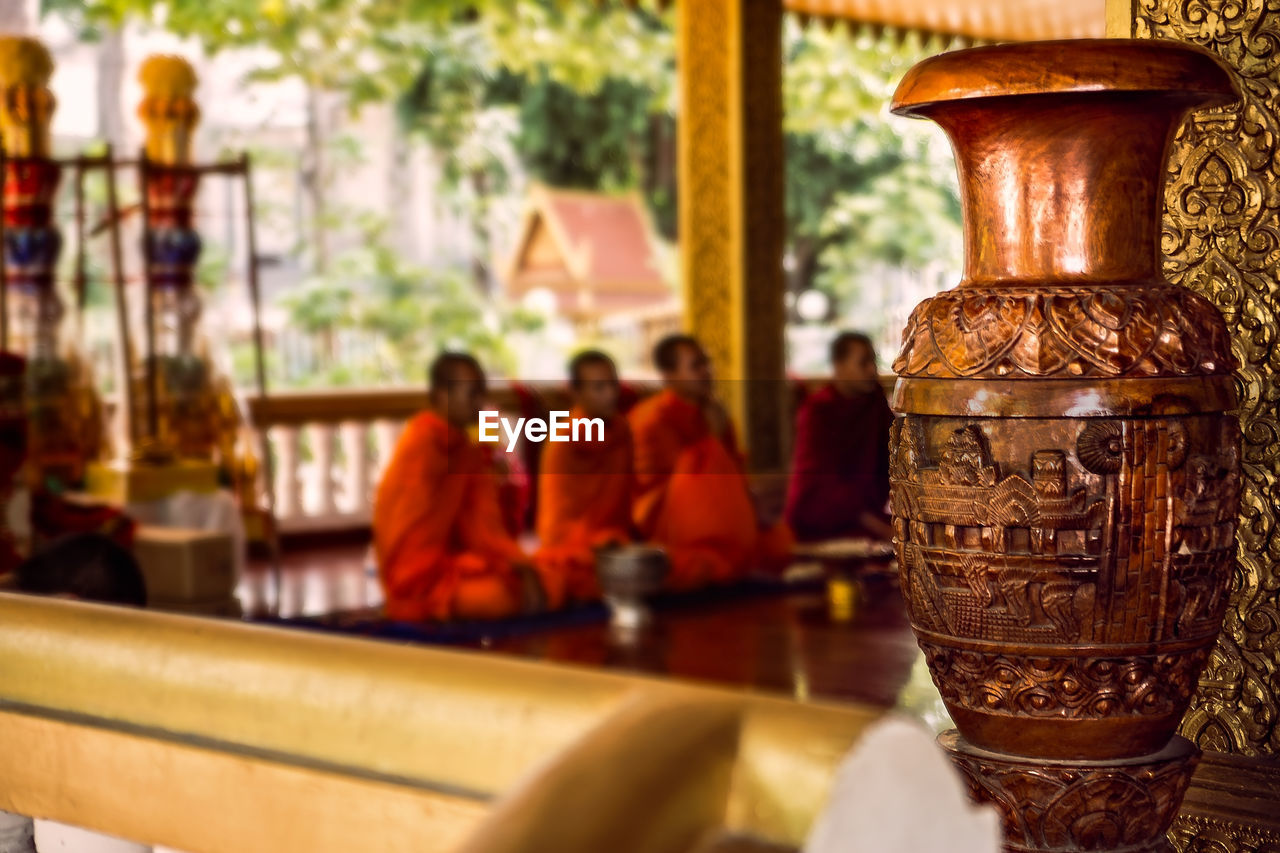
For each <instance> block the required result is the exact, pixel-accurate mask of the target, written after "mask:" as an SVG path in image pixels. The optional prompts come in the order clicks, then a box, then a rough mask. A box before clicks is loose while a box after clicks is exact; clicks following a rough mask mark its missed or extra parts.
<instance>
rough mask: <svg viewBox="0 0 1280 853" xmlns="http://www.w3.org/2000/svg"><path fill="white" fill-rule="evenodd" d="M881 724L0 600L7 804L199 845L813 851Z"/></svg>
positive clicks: (464, 660)
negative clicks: (742, 844)
mask: <svg viewBox="0 0 1280 853" xmlns="http://www.w3.org/2000/svg"><path fill="white" fill-rule="evenodd" d="M878 713H879V712H878V711H876V710H874V709H869V708H862V707H858V706H819V705H801V704H798V703H794V702H790V701H785V700H781V699H772V698H767V697H760V696H754V695H750V694H742V693H733V692H728V691H720V690H713V689H709V688H701V687H694V686H689V685H682V684H677V683H671V682H662V681H656V680H648V679H641V678H632V677H625V676H620V675H615V674H608V673H603V672H597V671H591V670H584V669H573V668H565V667H556V666H551V665H543V664H532V663H526V662H521V661H516V660H510V659H504V658H500V657H496V656H491V655H486V654H482V653H467V652H451V651H439V650H428V649H421V648H409V647H401V646H396V645H390V644H384V643H375V642H372V641H361V640H350V639H340V638H333V637H325V636H318V635H308V634H303V633H297V632H291V631H283V630H278V629H269V628H258V627H251V626H245V625H238V624H231V623H224V622H215V621H211V620H195V619H190V618H184V617H179V616H172V615H167V614H158V613H144V612H138V611H129V610H122V609H113V608H106V607H101V606H95V605H90V604H82V603H78V602H65V601H49V600H39V599H32V598H25V597H20V596H8V595H0V808H3V809H6V810H9V811H15V812H20V813H24V814H29V815H33V816H35V817H42V818H50V819H54V820H59V821H63V822H67V823H73V824H77V825H81V826H85V827H87V828H90V829H94V830H98V831H101V832H106V833H109V834H113V835H118V836H122V837H126V838H130V839H134V840H138V841H143V842H147V843H152V844H163V845H165V846H169V847H174V848H177V849H180V850H187V851H193V853H205V851H207V853H221V851H226V853H231V851H236V853H251V851H264V853H265V851H268V850H270V851H281V850H307V851H314V853H323V851H350V850H384V851H398V850H404V851H410V850H413V851H433V850H439V851H451V850H466V851H481V850H483V851H492V853H501V852H502V851H509V853H516V851H522V853H523V851H528V853H532V851H543V850H553V849H554V850H556V851H557V853H574V851H580V853H588V851H599V850H604V849H608V850H611V851H636V853H639V851H650V852H651V853H663V851H672V853H675V851H685V850H689V849H691V847H692V846H693V845H694V844H695V842H697V840H698V839H699V838H701V837H702V836H703V835H705V834H706V833H707V832H711V831H714V830H717V829H726V830H728V831H731V832H736V833H742V834H745V835H748V836H753V837H756V838H759V839H762V840H764V841H769V842H774V843H779V844H785V845H796V844H798V843H800V841H801V840H802V839H803V835H804V833H805V831H806V830H807V828H808V826H809V824H810V823H811V822H812V820H813V818H814V816H815V815H816V813H817V811H818V810H819V809H820V808H821V807H822V805H823V802H824V800H825V796H826V791H827V786H828V784H829V782H830V779H831V775H832V773H833V771H834V768H835V765H836V763H837V761H838V760H839V758H840V757H841V756H842V755H843V754H844V752H845V751H846V750H847V749H848V748H849V746H850V745H851V744H852V743H853V742H854V741H855V740H856V739H857V737H858V736H859V734H860V733H861V731H862V730H863V728H864V727H865V726H866V725H867V724H868V723H869V722H870V721H871V720H873V719H874V718H875V716H876V715H877V714H878ZM606 841H607V842H608V843H607V845H606V843H605V842H606Z"/></svg>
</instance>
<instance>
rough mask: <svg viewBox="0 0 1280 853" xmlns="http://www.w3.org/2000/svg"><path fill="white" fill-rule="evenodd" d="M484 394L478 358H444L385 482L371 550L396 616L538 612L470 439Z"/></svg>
mask: <svg viewBox="0 0 1280 853" xmlns="http://www.w3.org/2000/svg"><path fill="white" fill-rule="evenodd" d="M484 390H485V380H484V372H483V371H482V370H481V369H480V365H479V364H478V363H477V362H476V360H475V359H474V358H473V357H472V356H470V355H466V354H463V353H444V354H442V355H440V356H439V357H438V358H437V359H436V360H435V361H434V362H433V363H432V365H431V370H430V395H429V400H430V408H429V409H427V410H426V411H424V412H421V413H420V414H418V415H416V416H415V417H414V418H413V419H412V420H411V421H409V423H408V424H406V425H405V430H404V433H403V434H402V435H401V437H400V440H399V442H398V443H397V444H396V448H395V451H394V453H393V454H392V456H391V461H390V463H389V464H388V465H387V470H386V473H385V474H383V476H382V482H381V483H379V484H378V492H377V495H376V497H375V499H374V507H373V539H374V541H373V544H374V551H375V554H376V556H377V561H378V574H379V577H380V579H381V581H382V589H383V593H384V595H385V598H386V605H385V608H386V615H387V616H388V618H391V619H395V620H398V621H411V620H421V619H500V618H504V617H508V616H513V615H515V614H518V613H521V612H528V611H530V610H533V609H535V608H536V607H537V606H539V604H540V599H541V595H542V593H541V588H540V586H539V584H538V581H537V578H536V576H535V575H534V573H533V571H532V568H531V564H530V563H529V562H528V560H527V559H526V558H525V556H524V554H523V553H521V551H520V548H519V546H518V545H517V544H516V542H515V540H514V539H513V538H512V537H511V534H510V533H509V532H508V530H507V527H506V525H505V524H504V521H503V517H502V508H501V505H500V503H499V499H498V475H497V473H496V472H495V471H494V469H493V466H492V460H491V458H490V457H489V455H488V454H486V453H485V452H484V450H483V449H482V448H481V447H480V446H479V445H478V444H476V443H475V442H474V441H472V440H471V438H470V437H469V436H468V430H469V429H473V428H474V427H475V426H476V425H477V422H478V415H479V411H480V402H481V400H482V399H483V396H484Z"/></svg>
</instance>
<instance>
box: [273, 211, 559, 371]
mask: <svg viewBox="0 0 1280 853" xmlns="http://www.w3.org/2000/svg"><path fill="white" fill-rule="evenodd" d="M359 227H360V229H361V231H362V234H363V238H362V240H361V241H360V242H359V244H357V245H356V246H355V247H353V248H350V249H347V250H346V251H344V252H343V253H341V254H339V255H338V256H336V257H335V258H334V260H333V263H332V264H331V266H330V268H329V269H328V270H326V271H325V273H323V274H320V275H316V276H313V277H312V278H310V279H308V280H307V281H306V282H305V283H304V284H303V285H302V286H301V287H300V288H299V289H298V290H297V291H296V292H295V293H292V294H290V295H289V296H287V297H286V298H285V299H284V300H283V307H284V308H285V309H286V310H287V312H288V315H289V323H290V325H292V326H294V327H295V328H298V329H300V330H303V331H306V332H308V333H310V334H311V335H312V337H313V338H314V339H315V340H316V341H317V342H319V352H318V353H316V355H317V356H318V357H317V358H316V360H315V364H314V365H310V366H308V369H305V370H304V371H302V372H301V373H300V374H299V375H297V376H292V377H285V379H286V381H289V382H290V384H294V385H313V386H321V387H323V386H333V385H385V384H388V383H400V382H405V381H411V382H420V381H421V380H422V376H423V370H425V368H426V365H427V364H428V363H429V362H430V361H431V359H432V358H434V357H435V355H436V354H437V353H439V352H440V351H441V350H444V349H461V350H466V351H468V352H471V353H474V354H475V355H476V356H477V357H478V358H479V359H480V360H481V362H482V363H484V364H486V365H489V366H490V367H491V368H492V369H493V370H494V372H495V373H497V374H499V375H502V374H510V373H511V372H512V371H513V370H514V368H515V364H514V362H513V358H514V356H513V353H512V352H511V351H510V350H509V349H508V348H507V346H506V344H505V342H504V341H505V338H506V336H507V335H509V334H512V333H516V332H527V331H533V330H536V329H537V328H538V326H539V325H540V324H541V320H540V319H539V318H537V317H534V316H532V315H530V314H529V313H527V312H525V311H522V310H520V309H512V310H501V309H499V308H497V307H495V306H494V305H493V304H492V303H491V302H490V301H489V300H488V299H486V298H485V297H484V296H483V295H482V294H480V293H477V292H476V290H475V288H473V287H472V286H471V284H470V282H469V281H468V278H467V276H466V274H465V273H464V272H463V271H461V270H457V269H450V268H447V267H446V268H424V267H419V266H416V265H413V264H410V263H407V262H405V261H404V259H403V258H402V257H401V256H400V255H399V254H398V253H396V252H395V251H393V250H392V249H391V248H389V247H388V245H387V242H386V239H385V231H386V223H385V222H384V221H381V220H379V219H378V218H377V217H372V216H367V217H362V218H361V220H360V222H359Z"/></svg>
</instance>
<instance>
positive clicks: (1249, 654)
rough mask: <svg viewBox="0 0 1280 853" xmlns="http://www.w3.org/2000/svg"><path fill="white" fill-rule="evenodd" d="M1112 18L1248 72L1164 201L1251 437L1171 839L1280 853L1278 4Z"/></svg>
mask: <svg viewBox="0 0 1280 853" xmlns="http://www.w3.org/2000/svg"><path fill="white" fill-rule="evenodd" d="M1107 23H1108V29H1109V33H1108V34H1109V35H1113V36H1133V37H1137V38H1164V39H1176V40H1180V41H1186V42H1191V43H1192V44H1196V45H1199V46H1200V47H1203V48H1206V49H1208V50H1210V51H1213V52H1214V53H1216V54H1217V55H1218V56H1220V57H1221V58H1222V59H1224V60H1225V61H1226V62H1227V64H1228V65H1230V66H1231V67H1233V68H1234V69H1235V70H1236V72H1237V73H1238V74H1239V75H1240V78H1241V83H1242V85H1241V87H1240V88H1241V91H1242V92H1243V93H1244V97H1243V99H1242V101H1241V102H1240V105H1239V106H1237V107H1233V108H1227V109H1214V110H1205V111H1202V112H1199V113H1196V114H1194V115H1193V116H1192V117H1191V118H1190V119H1188V121H1187V122H1186V123H1185V124H1184V125H1183V127H1182V129H1181V131H1180V132H1179V134H1178V137H1177V139H1176V140H1175V141H1174V145H1173V153H1172V157H1171V160H1170V169H1171V174H1170V176H1169V182H1168V185H1167V188H1166V193H1165V219H1164V232H1163V239H1162V251H1163V254H1164V266H1165V273H1166V275H1167V276H1168V277H1169V279H1170V280H1171V281H1173V282H1175V283H1178V284H1181V285H1184V286H1186V287H1189V288H1191V289H1192V290H1195V291H1197V292H1198V293H1201V294H1203V295H1205V296H1207V297H1208V298H1209V299H1211V300H1212V301H1213V302H1214V303H1215V304H1216V305H1217V306H1218V307H1219V308H1220V309H1221V310H1222V313H1223V314H1224V315H1225V317H1226V319H1227V325H1228V327H1229V328H1230V330H1231V333H1232V348H1233V350H1234V353H1235V356H1236V358H1237V360H1238V361H1239V362H1240V365H1241V366H1240V370H1239V371H1238V373H1237V379H1236V383H1237V389H1238V391H1239V397H1240V408H1239V410H1238V415H1239V417H1240V421H1241V427H1242V429H1243V433H1244V442H1243V445H1242V454H1243V455H1242V459H1241V473H1242V474H1243V484H1242V485H1243V489H1242V494H1241V501H1240V504H1241V519H1240V524H1239V528H1238V533H1237V546H1238V553H1237V562H1236V578H1235V583H1234V584H1233V586H1232V599H1231V606H1230V607H1229V608H1228V610H1227V618H1226V624H1225V626H1224V628H1223V631H1222V634H1221V635H1220V636H1219V639H1218V645H1217V648H1216V649H1215V650H1214V652H1213V655H1212V656H1211V657H1210V660H1209V664H1208V666H1207V667H1206V668H1205V671H1204V673H1203V674H1202V676H1201V678H1200V686H1199V689H1198V691H1197V694H1196V696H1195V698H1194V700H1193V702H1192V706H1191V710H1190V711H1189V712H1188V714H1187V716H1186V718H1185V719H1184V720H1183V725H1182V733H1183V734H1184V735H1185V736H1186V737H1188V738H1190V739H1191V740H1193V741H1195V742H1196V743H1197V744H1198V745H1199V746H1200V747H1201V748H1202V749H1204V750H1205V755H1204V761H1203V763H1202V765H1201V767H1200V769H1199V770H1198V771H1197V773H1196V777H1195V779H1194V781H1193V783H1192V788H1191V791H1190V792H1189V793H1188V795H1187V799H1186V801H1185V802H1184V804H1183V814H1182V817H1181V818H1179V821H1178V822H1177V823H1176V824H1175V826H1174V829H1173V833H1172V837H1173V840H1174V842H1175V844H1176V845H1177V846H1178V847H1179V848H1180V849H1183V850H1196V851H1200V850H1213V851H1215V853H1236V851H1240V852H1241V853H1243V851H1246V850H1247V851H1256V850H1264V849H1265V850H1274V849H1280V643H1278V642H1277V636H1278V635H1280V506H1278V505H1277V504H1278V503H1280V376H1277V370H1280V270H1278V267H1277V263H1278V262H1280V192H1278V190H1277V188H1278V187H1280V10H1278V9H1277V7H1276V5H1275V4H1274V3H1263V2H1249V3H1233V2H1224V0H1109V2H1108V7H1107Z"/></svg>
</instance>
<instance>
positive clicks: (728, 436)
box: [630, 335, 790, 589]
mask: <svg viewBox="0 0 1280 853" xmlns="http://www.w3.org/2000/svg"><path fill="white" fill-rule="evenodd" d="M653 361H654V365H655V366H656V367H657V369H658V371H659V372H660V373H661V374H662V384H663V390H662V391H661V392H659V393H658V394H656V395H654V396H653V397H650V398H649V399H648V400H645V401H644V402H642V403H640V404H639V405H637V406H636V407H635V409H633V410H632V412H631V415H630V421H631V434H632V436H633V440H634V442H635V472H636V498H635V502H634V504H633V508H632V519H633V520H634V522H635V525H636V528H637V530H638V531H639V533H640V535H641V537H642V538H644V539H646V540H648V541H651V542H654V543H655V544H658V545H661V546H663V547H664V548H666V550H667V553H668V555H669V556H670V558H671V574H670V575H669V578H668V585H669V586H671V587H673V588H685V589H687V588H692V587H697V586H701V585H704V584H708V583H718V582H723V581H729V580H733V579H735V578H737V577H740V576H742V575H743V574H745V573H746V572H748V571H749V570H752V569H759V568H766V567H769V568H772V567H776V566H778V565H780V564H782V563H784V562H785V560H786V557H787V553H788V551H789V549H790V534H789V533H788V532H787V531H786V529H785V527H783V526H781V525H775V526H769V525H762V524H761V523H760V519H759V518H758V516H757V513H756V508H755V504H754V500H753V497H752V494H751V491H750V489H749V487H748V484H747V477H746V473H745V472H744V471H743V465H742V458H741V455H740V454H739V452H738V445H737V439H736V437H735V435H734V431H733V427H732V425H731V424H730V423H729V418H728V415H727V414H726V412H725V410H724V408H723V407H722V406H721V405H720V404H719V403H718V402H717V401H716V400H715V399H714V398H713V396H712V393H711V392H712V382H711V365H710V361H709V359H708V358H707V354H706V353H705V352H704V351H703V349H702V346H701V345H700V344H699V343H698V342H697V340H695V339H694V338H692V337H690V336H688V335H671V336H668V337H666V338H664V339H663V340H661V341H659V342H658V345H657V346H656V347H655V348H654V351H653Z"/></svg>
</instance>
